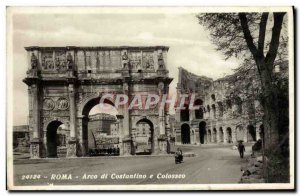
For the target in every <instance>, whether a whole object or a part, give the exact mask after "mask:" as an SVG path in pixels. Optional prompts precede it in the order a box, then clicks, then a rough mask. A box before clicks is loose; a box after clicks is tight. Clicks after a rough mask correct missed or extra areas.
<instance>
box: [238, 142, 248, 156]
mask: <svg viewBox="0 0 300 196" xmlns="http://www.w3.org/2000/svg"><path fill="white" fill-rule="evenodd" d="M238 150H239V153H240V157H241V158H244V152H245V151H246V150H245V146H244V144H243V141H239V144H238Z"/></svg>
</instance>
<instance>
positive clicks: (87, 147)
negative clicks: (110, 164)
mask: <svg viewBox="0 0 300 196" xmlns="http://www.w3.org/2000/svg"><path fill="white" fill-rule="evenodd" d="M100 100H101V98H100V97H96V98H93V99H91V100H89V101H88V102H87V103H86V104H85V105H84V107H83V109H82V116H83V118H82V147H83V149H82V155H83V156H87V155H105V154H112V151H113V150H112V149H114V148H117V147H119V146H118V144H115V142H116V141H115V139H105V138H108V137H110V136H111V135H112V133H111V130H112V124H113V123H114V122H117V121H116V117H115V115H116V114H117V112H118V111H117V110H116V108H115V107H114V104H113V102H112V101H110V100H109V99H105V100H104V101H103V103H100ZM111 110H114V111H115V112H114V113H116V114H113V115H110V114H111ZM111 116H112V117H113V119H111V118H112V117H111ZM104 121H105V122H104ZM108 121H109V122H108ZM106 141H108V142H110V143H107V142H106ZM111 142H114V143H111ZM116 146H117V147H116Z"/></svg>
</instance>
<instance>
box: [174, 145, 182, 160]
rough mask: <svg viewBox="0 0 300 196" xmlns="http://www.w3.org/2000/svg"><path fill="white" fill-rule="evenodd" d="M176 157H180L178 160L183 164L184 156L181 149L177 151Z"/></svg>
mask: <svg viewBox="0 0 300 196" xmlns="http://www.w3.org/2000/svg"><path fill="white" fill-rule="evenodd" d="M175 156H176V157H178V160H179V161H180V162H181V161H183V156H182V150H181V149H180V148H177V151H176V153H175Z"/></svg>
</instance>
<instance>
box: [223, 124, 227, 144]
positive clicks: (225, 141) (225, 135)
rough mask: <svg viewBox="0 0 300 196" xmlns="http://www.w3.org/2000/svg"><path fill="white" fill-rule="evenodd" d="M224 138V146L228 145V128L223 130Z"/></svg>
mask: <svg viewBox="0 0 300 196" xmlns="http://www.w3.org/2000/svg"><path fill="white" fill-rule="evenodd" d="M223 137H224V144H227V143H228V134H227V127H224V129H223Z"/></svg>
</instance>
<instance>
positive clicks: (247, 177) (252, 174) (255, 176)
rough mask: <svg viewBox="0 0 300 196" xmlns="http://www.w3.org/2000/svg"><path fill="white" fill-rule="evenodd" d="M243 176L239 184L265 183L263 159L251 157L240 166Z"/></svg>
mask: <svg viewBox="0 0 300 196" xmlns="http://www.w3.org/2000/svg"><path fill="white" fill-rule="evenodd" d="M241 171H242V172H243V175H242V177H241V179H240V182H239V183H265V179H264V178H263V157H262V156H261V155H259V156H257V157H254V156H251V157H249V158H248V159H247V163H246V164H244V165H242V167H241Z"/></svg>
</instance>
